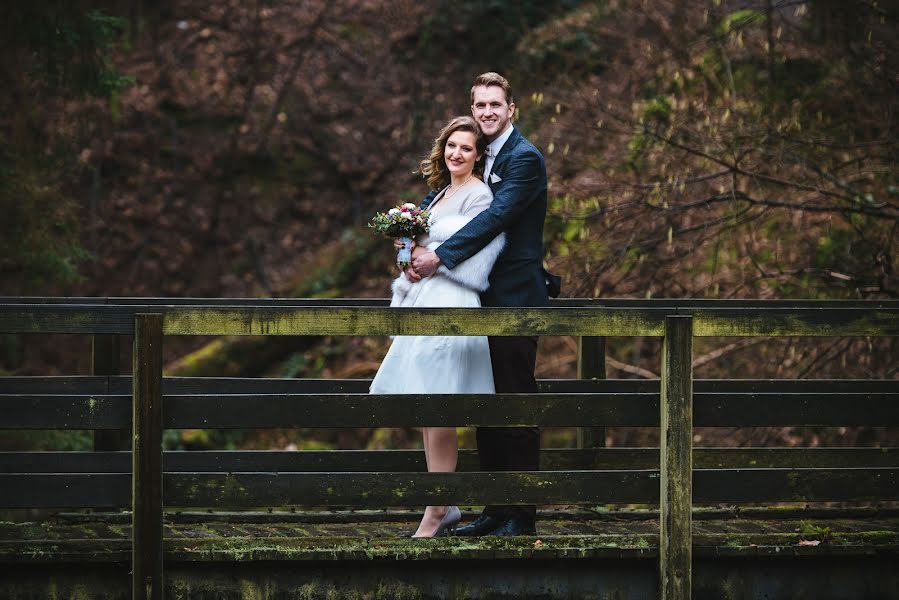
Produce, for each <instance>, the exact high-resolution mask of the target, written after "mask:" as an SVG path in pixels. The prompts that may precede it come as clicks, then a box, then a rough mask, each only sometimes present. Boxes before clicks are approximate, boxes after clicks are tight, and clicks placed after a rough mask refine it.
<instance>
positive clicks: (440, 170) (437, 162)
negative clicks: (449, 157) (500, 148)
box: [417, 116, 487, 191]
mask: <svg viewBox="0 0 899 600" xmlns="http://www.w3.org/2000/svg"><path fill="white" fill-rule="evenodd" d="M457 131H467V132H469V133H473V134H474V137H475V149H476V150H477V152H478V154H479V155H480V158H478V160H477V161H476V162H475V163H474V170H473V173H474V174H475V176H477V178H478V179H483V178H484V164H485V160H484V159H485V157H486V154H485V151H486V150H487V138H486V137H484V134H483V133H482V132H481V128H480V127H478V124H477V122H476V121H475V120H474V119H473V118H471V117H468V116H465V117H454V118H453V119H450V122H449V123H447V124H446V125H445V126H444V127H443V129H441V130H440V133H439V134H438V135H437V139H435V140H434V146H433V147H432V148H431V153H430V154H429V155H428V157H427V158H425V159H424V160H422V161H421V163H420V164H419V165H418V171H417V172H418V173H421V175H422V177H426V178H427V180H428V187H429V188H431V189H432V190H434V191H438V190H442V189H443V188H445V187H446V186H448V185H449V183H450V174H449V171H448V170H447V168H446V163H445V162H444V161H443V153H444V150H445V149H446V141H447V140H448V139H449V137H450V136H451V135H453V134H454V133H456V132H457Z"/></svg>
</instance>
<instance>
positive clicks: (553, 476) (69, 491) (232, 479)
mask: <svg viewBox="0 0 899 600" xmlns="http://www.w3.org/2000/svg"><path fill="white" fill-rule="evenodd" d="M130 482H131V476H130V475H129V474H127V473H54V474H47V473H40V474H34V473H29V474H21V473H0V507H3V508H90V507H94V508H121V507H124V506H127V505H128V502H129V499H130V493H129V484H130ZM658 483H659V476H658V471H656V470H636V471H619V470H610V471H552V472H543V471H534V472H528V473H523V472H522V473H509V472H504V473H479V472H472V473H383V472H370V473H308V472H283V473H191V472H181V473H176V472H172V473H166V474H165V476H164V492H165V493H164V497H165V503H166V505H167V506H171V507H188V508H189V507H194V508H198V507H204V508H206V507H215V508H247V507H266V506H292V505H306V506H359V507H368V508H385V507H388V506H421V505H425V504H428V503H431V504H434V503H437V502H453V503H457V504H485V503H491V504H513V503H531V504H587V505H589V504H593V503H596V504H602V503H609V504H615V503H656V502H658V499H659V485H658ZM896 498H899V468H896V467H889V468H858V469H856V468H851V469H708V470H707V469H696V470H694V471H693V500H694V502H695V503H708V504H715V503H721V502H726V503H747V502H750V503H752V502H825V501H828V502H849V501H871V500H880V501H882V500H889V499H896Z"/></svg>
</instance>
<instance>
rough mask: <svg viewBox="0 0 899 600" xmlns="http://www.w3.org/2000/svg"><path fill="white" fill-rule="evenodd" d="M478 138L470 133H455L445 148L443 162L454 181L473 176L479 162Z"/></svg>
mask: <svg viewBox="0 0 899 600" xmlns="http://www.w3.org/2000/svg"><path fill="white" fill-rule="evenodd" d="M476 144H477V137H476V136H475V134H473V133H472V132H470V131H454V132H453V133H452V134H450V136H449V137H448V138H447V139H446V145H445V146H444V147H443V162H444V163H446V168H447V170H448V171H449V173H450V176H451V177H452V178H453V179H465V178H467V177H468V176H469V175H471V171H472V170H473V169H474V164H475V162H477V160H478V158H479V157H478V150H477V147H476Z"/></svg>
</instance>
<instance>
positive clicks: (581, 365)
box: [577, 336, 606, 448]
mask: <svg viewBox="0 0 899 600" xmlns="http://www.w3.org/2000/svg"><path fill="white" fill-rule="evenodd" d="M577 377H578V379H605V378H606V338H604V337H598V336H580V337H578V338H577ZM605 445H606V428H605V427H578V428H577V447H578V448H602V447H604V446H605Z"/></svg>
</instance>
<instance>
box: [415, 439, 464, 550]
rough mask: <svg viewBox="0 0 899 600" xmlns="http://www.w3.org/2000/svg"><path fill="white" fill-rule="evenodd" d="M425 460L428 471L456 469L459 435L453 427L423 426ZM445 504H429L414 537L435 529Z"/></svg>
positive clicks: (441, 516)
mask: <svg viewBox="0 0 899 600" xmlns="http://www.w3.org/2000/svg"><path fill="white" fill-rule="evenodd" d="M421 433H422V435H423V436H424V447H425V460H426V461H427V463H428V472H430V473H451V472H453V471H455V470H456V463H457V461H458V456H459V436H458V435H457V434H456V428H455V427H423V428H422V430H421ZM447 508H448V507H447V506H446V505H444V506H429V507H427V508H426V509H425V514H424V516H423V517H422V518H421V523H419V525H418V530H417V531H416V532H415V536H414V537H419V536H424V537H430V536H433V535H434V532H435V531H437V527H438V526H439V525H440V520H441V519H442V518H443V517H444V515H445V514H446V511H447Z"/></svg>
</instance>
